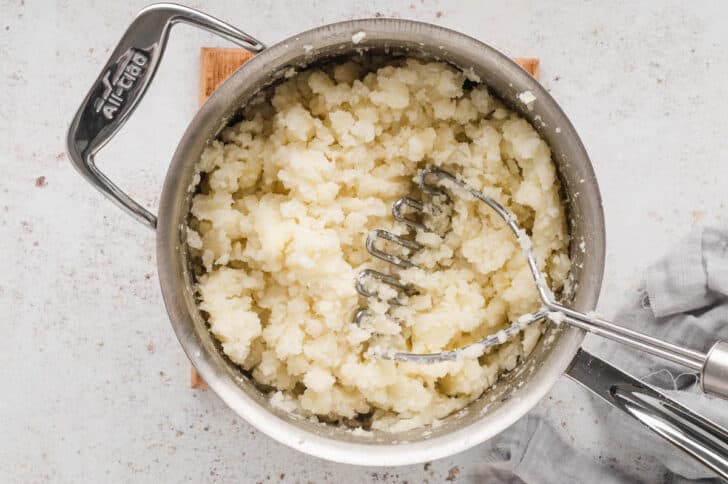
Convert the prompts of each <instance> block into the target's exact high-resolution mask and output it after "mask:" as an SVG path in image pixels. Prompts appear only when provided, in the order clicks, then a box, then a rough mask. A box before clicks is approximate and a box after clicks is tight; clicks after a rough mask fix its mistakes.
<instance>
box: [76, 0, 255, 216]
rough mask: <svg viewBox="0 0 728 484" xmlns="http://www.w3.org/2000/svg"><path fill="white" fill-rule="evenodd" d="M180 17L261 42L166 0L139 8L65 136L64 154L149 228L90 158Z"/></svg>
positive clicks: (138, 93)
mask: <svg viewBox="0 0 728 484" xmlns="http://www.w3.org/2000/svg"><path fill="white" fill-rule="evenodd" d="M179 22H183V23H188V24H191V25H194V26H196V27H199V28H201V29H204V30H207V31H209V32H212V33H214V34H217V35H219V36H220V37H223V38H225V39H227V40H230V41H231V42H233V43H235V44H237V45H239V46H240V47H242V48H244V49H246V50H248V51H250V52H254V53H256V52H260V51H262V50H263V49H264V48H265V46H264V45H263V44H262V43H261V42H259V41H258V40H256V39H254V38H253V37H251V36H249V35H248V34H246V33H245V32H242V31H240V30H238V29H236V28H235V27H233V26H232V25H230V24H227V23H225V22H223V21H221V20H218V19H216V18H215V17H212V16H210V15H207V14H204V13H202V12H199V11H197V10H193V9H191V8H187V7H183V6H181V5H175V4H172V3H158V4H154V5H150V6H148V7H146V8H144V9H143V10H142V11H140V12H139V14H138V15H137V17H136V18H135V19H134V21H133V22H132V23H131V25H130V26H129V28H128V29H127V30H126V32H125V33H124V35H123V36H122V38H121V40H120V41H119V44H118V45H117V46H116V49H114V52H113V53H112V54H111V58H110V59H109V60H108V62H107V63H106V65H105V66H104V68H103V69H102V70H101V74H100V75H99V77H98V78H97V79H96V81H95V82H94V84H93V86H92V87H91V90H90V91H89V92H88V94H87V95H86V98H85V99H84V100H83V103H81V107H79V109H78V111H77V112H76V116H75V117H74V118H73V121H72V122H71V126H70V128H69V129H68V135H67V137H66V143H67V149H68V155H69V158H70V159H71V162H72V163H73V165H74V166H75V167H76V169H77V170H78V171H79V172H80V173H81V175H83V176H84V178H86V180H88V182H89V183H91V184H92V185H93V186H94V187H96V188H97V189H98V190H100V191H101V193H103V194H104V195H105V196H106V197H107V198H109V199H110V200H111V201H113V202H114V203H116V204H117V205H119V206H120V207H121V208H123V209H124V210H126V211H127V212H128V213H129V214H131V215H132V216H133V217H134V218H135V219H137V220H138V221H140V222H142V223H144V224H145V225H147V226H149V227H150V228H152V229H154V228H156V226H157V217H156V216H155V215H153V214H152V213H151V212H149V211H148V210H147V209H145V208H144V207H142V206H141V205H140V204H139V203H137V202H136V201H134V200H133V199H132V198H131V197H129V195H127V194H126V193H124V192H123V191H122V190H121V189H120V188H119V187H117V186H116V185H115V184H114V183H113V182H112V181H111V180H109V179H108V178H107V177H106V176H105V175H104V174H103V173H102V172H101V171H100V170H99V169H98V168H97V167H96V163H95V161H94V156H95V155H96V153H97V152H98V151H99V150H100V149H101V148H103V146H104V145H105V144H106V143H107V142H108V141H109V140H110V139H111V138H112V137H113V136H114V134H116V132H117V131H118V130H119V129H121V127H122V126H123V125H124V123H125V122H126V121H127V119H128V118H129V116H130V115H131V113H132V112H133V111H134V108H136V106H137V104H138V103H139V101H141V99H142V97H143V96H144V93H145V92H146V90H147V88H148V87H149V85H150V84H151V82H152V79H153V78H154V74H155V72H156V70H157V67H158V65H159V61H160V60H161V59H162V54H163V53H164V47H165V45H166V43H167V37H168V36H169V31H170V29H171V28H172V26H173V25H174V24H176V23H179Z"/></svg>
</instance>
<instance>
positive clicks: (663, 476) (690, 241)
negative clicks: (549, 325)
mask: <svg viewBox="0 0 728 484" xmlns="http://www.w3.org/2000/svg"><path fill="white" fill-rule="evenodd" d="M607 316H611V314H607ZM614 320H615V321H618V322H620V323H622V324H624V325H626V326H628V327H631V328H637V329H640V330H642V331H644V332H646V333H649V334H652V335H655V336H659V337H662V338H664V339H666V340H668V341H674V342H678V343H680V344H684V345H685V346H687V347H690V348H695V349H700V350H707V349H708V348H709V347H710V346H711V345H712V343H713V342H714V341H715V340H716V339H728V324H727V323H728V230H726V229H716V228H706V229H703V230H701V231H699V232H696V233H693V234H691V235H690V236H688V237H687V238H685V239H684V240H683V241H681V242H680V243H679V244H678V245H677V246H676V247H675V248H674V249H673V250H672V251H671V252H670V253H668V254H667V255H666V256H664V257H663V258H662V259H660V260H659V261H657V262H656V263H654V264H653V265H651V266H650V267H649V268H648V269H647V271H646V275H645V277H644V279H643V282H642V283H641V284H640V285H639V286H638V288H637V289H636V290H632V291H630V292H629V293H628V297H627V301H626V303H625V305H624V306H623V308H622V309H621V310H619V311H618V312H617V313H616V314H615V315H614ZM589 350H590V351H592V352H594V353H595V354H597V355H598V356H600V357H601V358H604V359H606V360H607V361H609V362H610V363H613V364H614V365H615V366H617V367H619V368H621V369H623V370H625V371H627V372H629V373H631V374H633V375H635V376H637V377H638V378H640V379H642V380H643V381H645V382H646V383H648V384H650V385H653V386H655V387H659V388H661V389H662V390H664V392H665V393H666V394H668V395H669V396H670V397H672V398H675V399H677V400H679V401H681V402H682V403H684V404H685V405H687V406H688V407H690V408H692V409H693V410H695V411H697V412H699V413H702V414H704V415H706V416H707V417H709V418H712V419H714V420H716V421H718V422H719V423H722V424H723V425H726V424H728V402H726V401H725V400H721V399H718V398H713V397H706V396H704V395H702V394H701V393H700V390H699V389H698V387H697V377H696V375H695V374H694V373H692V372H690V371H688V370H686V369H685V368H682V367H678V366H676V365H672V364H669V363H666V362H665V361H663V360H659V359H657V358H653V357H651V356H649V355H645V354H641V353H638V352H636V351H634V350H630V349H628V348H625V347H623V346H621V345H618V344H616V343H612V342H608V341H604V340H599V341H597V339H596V338H592V339H591V340H590V344H589ZM579 392H580V395H578V396H577V397H578V401H579V402H580V403H577V404H583V405H584V407H585V408H586V410H587V411H589V412H591V413H592V414H593V415H594V416H595V419H594V425H590V426H589V427H590V428H585V429H584V430H583V431H584V432H591V433H593V434H594V435H599V437H602V438H601V439H600V441H606V442H608V445H609V447H610V448H609V449H603V448H602V449H600V450H601V451H602V452H600V454H605V455H610V456H613V457H611V458H610V459H607V460H606V461H605V460H603V459H600V457H601V456H600V455H592V454H590V453H587V452H585V451H584V450H583V448H580V447H579V446H578V445H576V444H574V443H573V442H571V441H567V439H566V438H565V436H564V435H563V432H560V431H559V429H556V428H554V427H553V426H551V425H550V424H549V423H548V421H547V419H545V418H544V417H543V409H541V408H538V409H535V410H534V411H532V412H531V413H530V414H528V415H527V416H526V417H524V418H523V419H521V420H520V421H519V422H517V423H516V424H515V425H513V426H512V427H511V428H509V429H508V430H507V431H505V432H503V433H502V434H500V435H499V436H498V437H497V438H495V439H493V440H492V441H490V442H488V443H486V444H484V445H483V447H482V448H483V449H484V454H485V455H483V461H482V462H481V463H477V464H476V465H475V467H474V468H473V471H472V472H470V473H469V475H468V476H465V477H467V478H468V480H470V481H472V482H514V483H516V482H526V483H529V484H530V483H539V484H540V483H559V484H565V483H592V482H593V483H622V482H670V483H680V482H720V481H719V480H718V479H717V478H715V477H714V474H713V473H712V472H711V471H710V470H708V469H707V468H705V467H703V466H702V465H700V464H698V463H697V462H695V461H694V460H692V459H691V458H689V457H687V456H686V455H685V454H683V453H682V452H681V451H679V450H677V449H676V448H674V447H672V446H671V445H670V444H667V443H665V442H663V441H662V440H661V439H660V438H659V437H657V436H655V435H653V434H652V433H650V432H649V431H648V430H646V429H643V428H642V427H641V426H640V425H639V424H638V423H637V422H635V421H634V420H633V419H631V418H630V417H628V416H627V415H625V414H624V413H622V412H620V411H618V410H615V409H613V408H611V407H609V406H608V405H607V404H605V403H604V402H603V401H601V400H599V399H597V398H596V397H594V396H592V395H590V394H589V393H588V391H587V390H585V389H579ZM572 405H573V403H572Z"/></svg>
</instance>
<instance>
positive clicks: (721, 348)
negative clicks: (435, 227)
mask: <svg viewBox="0 0 728 484" xmlns="http://www.w3.org/2000/svg"><path fill="white" fill-rule="evenodd" d="M426 177H430V178H432V177H434V178H435V179H436V181H435V184H439V185H441V186H443V187H445V188H448V189H449V190H450V191H452V192H453V193H455V194H457V193H458V192H463V194H465V195H466V196H471V197H473V198H476V199H478V200H480V201H482V202H484V203H485V204H486V205H488V206H489V207H490V208H492V209H493V211H495V212H496V213H497V214H498V215H499V216H500V217H501V218H502V219H503V220H504V221H505V223H506V225H508V228H510V230H511V231H512V232H513V234H514V235H515V236H516V238H517V239H518V242H519V244H520V245H521V249H522V251H523V255H524V257H525V258H526V260H527V262H528V267H529V269H530V270H531V275H532V276H533V280H534V282H535V283H536V288H537V290H538V294H539V297H540V298H541V302H542V303H543V306H544V308H543V309H546V310H547V311H550V312H554V313H556V314H559V313H560V314H562V315H563V318H562V319H563V320H564V322H566V323H568V324H571V325H573V326H576V327H579V328H581V329H584V330H586V331H589V332H590V333H593V334H596V335H598V336H603V337H605V338H609V339H611V340H613V341H616V342H619V343H622V344H625V345H627V346H630V347H632V348H635V349H637V350H640V351H644V352H646V353H650V354H652V355H655V356H658V357H660V358H664V359H666V360H669V361H672V362H674V363H677V364H680V365H683V366H685V367H687V368H690V369H693V370H696V371H698V372H699V373H700V386H701V388H702V390H703V392H705V393H711V394H713V395H717V396H720V397H723V398H726V399H728V342H726V341H717V342H716V343H715V344H713V346H712V348H711V349H710V350H709V351H708V352H707V353H702V352H700V351H697V350H693V349H689V348H685V347H682V346H679V345H676V344H674V343H669V342H667V341H664V340H661V339H659V338H655V337H653V336H649V335H646V334H644V333H640V332H639V331H635V330H632V329H629V328H625V327H624V326H620V325H618V324H616V323H614V322H612V321H607V320H606V319H601V318H598V317H595V316H592V315H587V314H584V313H582V312H579V311H576V310H574V309H571V308H567V307H566V306H563V305H561V304H559V303H557V302H556V298H555V297H554V295H553V293H552V292H551V289H550V288H549V287H548V285H547V283H546V278H545V276H544V274H543V273H542V272H541V270H540V269H539V266H538V262H537V260H536V256H535V254H534V253H533V248H532V247H531V239H530V237H529V236H528V234H527V233H526V231H525V230H523V228H521V226H520V225H518V221H517V219H516V217H515V216H514V215H513V214H512V213H511V212H509V211H508V210H507V209H506V208H505V207H503V206H502V205H501V204H500V203H498V202H497V201H496V200H495V199H493V198H492V197H490V196H488V195H486V194H485V193H483V192H481V191H479V190H476V189H474V188H472V187H470V186H469V185H468V184H467V183H466V182H465V181H463V180H461V179H459V178H457V177H455V176H453V175H452V174H450V173H448V172H446V171H443V170H441V169H439V168H436V167H427V168H425V169H424V170H423V171H422V174H421V175H420V179H421V180H422V181H421V183H422V185H424V186H429V187H430V188H431V187H432V186H433V185H432V184H431V183H428V182H427V180H426V179H425V178H426ZM551 319H552V320H553V319H555V318H553V317H552V318H551Z"/></svg>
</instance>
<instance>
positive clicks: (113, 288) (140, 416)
mask: <svg viewBox="0 0 728 484" xmlns="http://www.w3.org/2000/svg"><path fill="white" fill-rule="evenodd" d="M144 5H145V2H144V1H140V0H134V1H131V2H93V1H89V0H85V1H76V2H68V1H57V2H50V1H48V2H30V1H28V2H27V3H25V2H23V1H22V0H21V1H19V2H17V1H8V0H0V11H1V12H2V16H0V65H1V66H2V69H0V166H1V167H2V171H3V174H2V177H0V224H1V227H2V231H1V232H0V253H2V254H3V256H4V261H5V262H4V263H3V265H4V267H5V268H6V269H5V272H4V274H3V277H2V278H0V308H2V321H3V329H4V331H3V338H2V339H0V375H1V376H2V378H1V381H2V385H3V391H2V397H1V398H0V434H1V435H2V436H3V443H2V444H1V445H0V480H2V481H3V482H40V481H44V480H49V481H54V482H83V481H102V480H103V481H116V482H119V481H126V482H129V481H134V482H182V481H192V482H202V481H206V480H226V479H228V480H233V479H234V480H235V481H238V482H255V481H267V480H270V481H279V480H280V481H287V482H308V481H313V482H342V481H346V482H351V483H356V482H369V481H371V480H379V481H381V482H402V481H409V482H423V481H424V480H428V481H429V482H441V481H444V480H446V479H448V478H450V479H451V480H457V481H462V482H477V481H478V480H479V476H480V474H479V472H480V470H479V469H480V468H479V464H480V461H479V454H478V449H477V448H475V449H473V450H471V451H468V452H466V453H464V454H461V455H458V456H455V457H452V458H449V459H444V460H442V461H437V462H433V463H432V464H429V465H417V466H410V467H403V468H397V469H377V468H355V467H349V466H343V465H337V464H332V463H329V462H324V461H321V460H318V459H314V458H310V457H307V456H304V455H302V454H299V453H297V452H295V451H293V450H290V449H288V448H286V447H283V446H282V445H280V444H278V443H276V442H274V441H272V440H271V439H269V438H268V437H266V436H264V435H261V434H259V433H258V432H256V431H255V430H253V428H252V427H251V426H250V425H248V424H247V423H245V422H244V421H243V420H242V419H241V418H239V417H237V416H236V415H235V414H233V412H232V411H230V410H229V409H228V408H227V407H226V406H225V405H224V404H223V403H222V402H221V401H220V400H219V399H218V398H217V397H216V396H215V395H214V394H213V393H211V392H210V391H193V390H190V389H189V388H188V386H187V382H188V374H189V364H188V362H187V360H186V358H185V356H184V354H183V352H182V350H181V348H180V347H179V345H178V343H177V341H176V339H175V337H174V334H173V333H172V330H171V327H170V325H169V323H168V321H167V316H166V313H165V311H164V308H163V305H162V300H161V296H160V291H159V288H158V283H157V276H156V273H155V261H154V234H153V233H152V232H151V231H149V230H147V229H146V228H144V227H142V226H141V225H139V224H137V223H136V222H134V221H133V220H132V219H131V218H130V217H128V216H126V215H125V214H123V213H122V212H121V211H120V210H119V209H118V208H116V207H115V206H113V205H112V204H111V203H109V202H108V201H106V200H105V199H103V198H102V197H101V196H100V195H99V194H98V193H97V192H96V191H94V190H93V189H91V188H90V187H89V186H88V185H87V184H86V182H84V181H83V180H82V179H81V178H80V177H79V176H78V175H77V174H76V173H75V171H73V169H72V168H71V166H70V164H69V163H68V160H67V159H66V155H65V154H64V152H65V147H64V137H65V130H66V127H67V124H68V122H69V121H70V119H71V117H72V116H73V113H74V112H75V109H76V108H77V106H78V104H79V102H80V101H81V99H82V98H83V96H84V95H85V93H86V90H87V89H88V87H89V86H90V83H91V82H92V80H93V79H94V78H95V77H96V75H97V74H98V72H99V70H100V68H101V66H102V65H103V63H104V62H105V61H106V59H107V56H108V54H109V52H110V49H111V48H113V46H114V45H115V43H116V41H117V40H118V39H119V36H120V35H121V33H122V32H123V30H124V29H125V28H126V27H127V25H128V24H129V22H130V21H131V19H132V18H133V16H134V15H135V13H136V12H137V11H138V10H139V9H140V8H141V7H142V6H144ZM190 6H194V7H200V8H204V9H205V10H206V11H208V12H209V13H212V14H213V15H217V16H219V17H221V18H223V19H226V20H228V21H230V22H231V23H233V24H235V25H237V26H239V27H240V28H242V29H243V30H246V31H248V32H250V33H251V34H253V35H255V36H257V37H258V38H260V39H261V40H263V41H264V42H267V43H274V42H276V41H278V40H282V39H283V38H285V37H287V36H289V35H292V34H294V33H296V32H299V31H302V30H305V29H308V28H311V27H314V26H317V25H320V24H323V23H328V22H333V21H336V20H342V19H350V18H356V17H370V16H374V15H375V14H382V15H384V16H397V17H402V18H413V19H419V20H423V21H428V22H434V23H437V24H441V25H444V26H447V27H451V28H454V29H457V30H460V31H463V32H465V33H467V34H470V35H472V36H474V37H477V38H479V39H481V40H483V41H485V42H487V43H490V44H491V45H493V46H495V47H497V48H500V49H501V50H503V51H504V52H506V53H508V54H511V55H522V56H534V57H539V58H541V59H542V65H541V73H542V82H543V84H544V85H545V86H546V87H547V88H548V89H549V90H550V91H551V92H552V94H553V95H554V96H555V97H556V99H557V100H558V101H559V102H560V103H561V104H562V106H563V108H564V109H565V111H566V112H567V113H568V114H569V116H570V117H571V119H572V121H573V123H574V124H575V126H576V127H577V130H578V131H579V132H580V133H581V136H582V138H583V141H584V144H585V145H586V147H587V149H588V150H589V152H590V154H591V156H592V160H593V163H594V167H595V170H596V172H597V177H598V179H599V181H600V184H601V188H602V194H603V198H604V206H605V212H606V220H607V233H608V237H607V246H608V254H607V272H606V276H605V280H604V288H603V292H602V300H601V303H600V311H601V312H602V313H603V314H606V315H611V314H613V312H614V310H615V309H616V304H618V302H619V301H620V300H621V298H622V296H623V291H624V290H625V289H626V288H628V287H629V286H630V285H631V284H633V283H634V282H635V278H636V277H637V275H638V274H639V269H641V268H642V267H643V266H644V265H645V264H646V263H648V262H649V261H651V260H653V259H654V257H656V256H657V255H658V254H660V253H661V252H662V251H663V250H664V249H665V248H666V247H667V246H668V245H669V244H670V243H671V242H672V241H673V240H675V238H677V237H679V236H680V235H681V234H684V233H686V232H687V231H689V230H690V229H691V227H693V226H695V225H696V224H701V223H717V222H720V221H723V222H724V221H725V218H724V214H725V203H726V201H727V200H726V199H727V198H728V196H727V195H726V191H725V180H726V175H727V174H728V169H726V160H725V157H726V154H727V153H728V136H726V133H727V132H728V83H726V82H725V80H726V79H728V56H726V55H725V48H726V42H728V38H727V37H726V33H725V21H724V19H725V18H726V14H728V5H726V4H723V3H718V2H716V3H713V2H704V3H703V2H691V3H689V4H688V3H683V2H659V3H657V2H655V3H654V4H652V3H650V2H641V3H639V4H637V3H636V2H619V4H615V3H614V2H603V3H599V2H589V3H582V2H575V1H559V2H557V3H553V4H548V3H544V2H535V1H534V2H528V1H515V2H497V1H488V2H483V1H479V0H463V1H460V2H431V1H428V0H425V1H420V0H408V1H404V2H402V1H391V0H390V1H373V0H363V1H357V2H353V1H352V2H337V1H335V0H317V1H311V2H299V1H295V2H294V1H274V0H271V1H269V0H265V1H263V0H224V1H223V0H221V1H215V2H209V3H207V4H205V5H202V2H199V1H194V2H192V4H191V5H190ZM294 9H295V12H296V14H295V15H291V11H292V10H294ZM203 45H225V44H224V43H222V42H221V41H218V40H217V39H213V38H212V36H210V35H208V34H205V33H201V32H199V31H196V30H194V29H191V28H189V27H184V26H182V27H178V28H176V29H175V30H174V32H173V33H172V36H171V41H170V45H169V48H168V51H167V56H166V58H165V59H164V61H163V63H162V66H161V68H160V70H159V73H158V75H157V79H156V81H155V83H154V85H153V86H152V87H151V89H150V91H149V93H148V95H147V98H146V99H145V100H144V102H143V103H142V105H141V106H140V108H139V109H138V110H137V112H136V114H135V115H134V117H133V119H132V120H131V121H130V122H129V123H128V124H127V126H126V127H125V129H124V130H123V131H122V133H121V134H120V135H119V136H118V137H117V138H116V139H114V140H113V142H112V143H111V144H110V146H109V147H108V149H106V150H104V151H103V152H102V154H101V155H100V157H99V160H98V161H99V165H100V166H101V167H102V169H103V170H105V171H106V173H107V174H108V175H109V177H110V178H111V179H113V180H116V181H118V183H119V185H120V186H122V187H123V188H125V189H127V190H128V191H129V193H130V194H131V195H132V196H133V197H134V198H136V199H138V200H140V201H141V202H142V203H143V204H144V205H146V206H148V207H155V206H156V204H157V200H158V194H159V191H160V187H161V183H162V179H163V176H164V174H165V170H166V166H167V161H168V160H169V159H170V157H171V155H172V152H173V150H174V148H175V145H176V143H177V140H178V139H179V137H180V135H181V133H182V131H183V129H184V128H185V126H186V124H187V122H188V121H189V119H190V118H191V117H192V115H193V113H194V112H195V110H196V105H197V89H198V85H197V82H198V62H199V55H198V48H199V47H200V46H203ZM582 393H583V390H581V389H580V388H579V387H577V385H576V384H575V383H573V382H571V381H568V380H566V379H562V380H561V381H560V382H559V383H558V384H557V386H556V387H555V388H554V390H553V392H552V395H551V397H550V398H549V399H546V400H544V401H543V402H542V404H541V408H540V409H539V411H541V412H543V413H544V414H545V415H547V417H548V418H549V419H550V420H552V421H553V422H556V423H558V424H559V426H560V427H563V431H564V435H565V438H567V439H571V440H573V441H575V442H576V443H578V445H580V446H582V447H584V448H586V449H593V448H596V447H599V446H600V445H602V444H601V443H600V441H599V436H598V435H590V434H588V433H587V434H585V433H583V432H579V431H578V430H579V429H583V428H584V427H585V425H588V423H589V422H591V420H593V417H591V416H589V415H583V412H580V410H579V405H578V403H576V401H577V400H578V398H579V395H580V394H582ZM555 402H559V403H560V404H559V405H556V404H555ZM604 458H610V456H604ZM615 458H616V457H615Z"/></svg>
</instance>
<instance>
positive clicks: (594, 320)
mask: <svg viewBox="0 0 728 484" xmlns="http://www.w3.org/2000/svg"><path fill="white" fill-rule="evenodd" d="M544 304H545V305H546V306H547V307H548V308H549V310H550V311H557V312H559V313H562V314H563V315H564V322H566V323H568V324H570V325H572V326H576V327H578V328H581V329H584V330H586V331H589V332H590V333H592V334H595V335H597V336H603V337H605V338H609V339H611V340H613V341H616V342H618V343H622V344H624V345H627V346H630V347H632V348H635V349H637V350H640V351H644V352H645V353H650V354H651V355H654V356H657V357H659V358H663V359H665V360H668V361H672V362H673V363H677V364H679V365H682V366H685V367H687V368H690V369H692V370H696V371H698V372H699V374H700V386H701V388H702V390H703V391H704V392H705V393H711V394H714V395H718V396H720V397H723V398H728V341H720V340H719V341H717V342H716V343H715V344H713V346H712V347H711V348H710V350H708V352H707V353H703V352H701V351H696V350H693V349H690V348H685V347H684V346H680V345H676V344H674V343H670V342H668V341H664V340H661V339H659V338H655V337H653V336H649V335H647V334H644V333H640V332H639V331H635V330H633V329H629V328H625V327H624V326H620V325H618V324H616V323H614V322H612V321H609V320H606V319H602V318H599V317H596V316H593V315H591V314H584V313H581V312H579V311H575V310H573V309H571V308H567V307H566V306H562V305H561V304H558V303H556V302H553V301H544Z"/></svg>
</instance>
